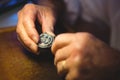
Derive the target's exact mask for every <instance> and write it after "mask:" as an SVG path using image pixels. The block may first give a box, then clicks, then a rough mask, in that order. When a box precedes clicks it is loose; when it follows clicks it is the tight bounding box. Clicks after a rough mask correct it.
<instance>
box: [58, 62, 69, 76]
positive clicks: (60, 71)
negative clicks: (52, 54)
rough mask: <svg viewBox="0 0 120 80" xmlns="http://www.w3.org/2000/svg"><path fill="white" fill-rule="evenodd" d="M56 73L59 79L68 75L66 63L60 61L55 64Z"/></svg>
mask: <svg viewBox="0 0 120 80" xmlns="http://www.w3.org/2000/svg"><path fill="white" fill-rule="evenodd" d="M57 72H58V74H59V76H60V77H63V76H65V75H66V74H67V73H68V67H67V64H66V61H60V62H58V63H57Z"/></svg>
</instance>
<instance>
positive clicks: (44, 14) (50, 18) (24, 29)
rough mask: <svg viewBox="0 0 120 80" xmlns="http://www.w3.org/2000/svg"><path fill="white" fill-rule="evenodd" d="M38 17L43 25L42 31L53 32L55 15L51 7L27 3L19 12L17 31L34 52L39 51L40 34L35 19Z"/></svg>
mask: <svg viewBox="0 0 120 80" xmlns="http://www.w3.org/2000/svg"><path fill="white" fill-rule="evenodd" d="M36 19H38V21H39V23H40V24H41V25H42V32H47V33H49V34H51V35H54V33H53V26H54V23H55V15H54V13H53V10H52V9H50V8H49V7H45V6H40V5H35V4H27V5H25V7H24V8H23V9H22V10H20V11H19V12H18V24H17V29H16V32H17V34H18V37H19V40H20V41H21V42H22V43H23V44H24V46H26V48H27V49H29V50H31V51H32V52H34V53H36V52H37V49H38V48H37V44H36V43H37V42H38V40H39V34H38V32H37V30H36V28H35V20H36Z"/></svg>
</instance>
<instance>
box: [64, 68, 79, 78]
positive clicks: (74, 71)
mask: <svg viewBox="0 0 120 80" xmlns="http://www.w3.org/2000/svg"><path fill="white" fill-rule="evenodd" d="M79 79H80V74H79V71H78V69H77V68H71V69H70V70H69V72H68V74H67V75H66V76H65V80H79Z"/></svg>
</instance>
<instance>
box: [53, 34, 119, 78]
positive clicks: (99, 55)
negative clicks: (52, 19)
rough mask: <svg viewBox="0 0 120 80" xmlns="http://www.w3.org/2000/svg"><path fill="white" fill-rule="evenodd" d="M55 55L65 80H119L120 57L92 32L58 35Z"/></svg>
mask: <svg viewBox="0 0 120 80" xmlns="http://www.w3.org/2000/svg"><path fill="white" fill-rule="evenodd" d="M52 52H53V54H54V55H55V59H54V63H55V66H56V67H57V71H58V74H59V75H60V76H62V77H65V80H116V79H115V76H116V73H117V71H118V70H117V69H118V68H119V66H118V65H119V64H120V62H119V61H120V60H119V58H120V55H119V54H117V53H116V51H114V50H113V49H112V48H110V47H109V46H107V45H106V44H105V43H103V42H102V41H100V40H98V39H97V38H95V37H94V36H92V35H91V34H89V33H73V34H72V33H70V34H69V33H68V34H61V35H58V36H57V37H56V38H55V41H54V43H53V45H52Z"/></svg>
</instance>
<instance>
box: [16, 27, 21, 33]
mask: <svg viewBox="0 0 120 80" xmlns="http://www.w3.org/2000/svg"><path fill="white" fill-rule="evenodd" d="M16 33H17V34H20V29H19V28H18V26H17V28H16Z"/></svg>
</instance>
